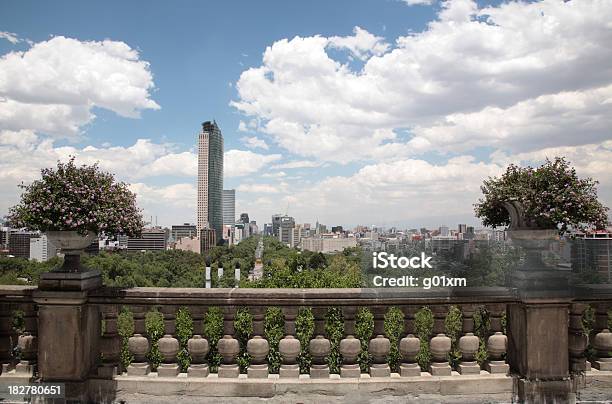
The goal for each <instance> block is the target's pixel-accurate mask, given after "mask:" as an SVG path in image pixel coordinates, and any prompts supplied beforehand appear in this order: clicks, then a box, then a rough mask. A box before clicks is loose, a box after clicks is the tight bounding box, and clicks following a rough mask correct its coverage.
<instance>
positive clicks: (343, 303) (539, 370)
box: [0, 285, 612, 397]
mask: <svg viewBox="0 0 612 404" xmlns="http://www.w3.org/2000/svg"><path fill="white" fill-rule="evenodd" d="M71 305H76V306H77V307H80V309H79V310H80V311H79V313H87V316H84V317H83V318H82V320H79V321H81V322H80V323H78V322H77V323H66V324H63V327H64V330H69V331H70V332H74V333H77V334H78V333H81V334H83V333H85V334H87V336H86V337H84V341H89V342H88V343H87V344H86V346H87V348H88V349H89V350H90V351H91V356H88V355H90V353H79V352H76V353H74V352H72V351H71V354H73V355H77V357H80V358H84V359H82V360H83V364H82V366H80V367H79V372H80V373H79V374H75V375H74V376H70V377H66V376H63V374H62V375H61V376H59V377H58V376H52V372H53V371H54V369H55V368H54V367H52V366H50V364H48V363H45V362H44V361H43V362H40V358H42V357H43V355H42V354H41V353H46V352H48V351H47V350H48V346H49V345H48V341H46V340H45V338H44V337H42V339H41V340H40V341H38V340H37V338H38V337H39V335H38V333H39V327H41V324H43V325H44V326H45V327H46V328H45V329H46V330H56V328H54V327H51V326H50V325H49V321H50V319H51V318H52V317H45V316H50V315H51V314H53V313H54V310H59V311H60V312H61V310H66V307H71ZM270 307H275V308H279V309H280V313H281V314H282V315H281V317H282V318H281V323H280V324H281V327H282V330H280V333H279V334H277V335H276V337H273V338H270V337H269V336H268V335H267V333H266V330H267V327H268V322H267V321H268V320H267V317H266V314H267V310H268V308H270ZM211 308H216V309H217V310H218V313H219V315H220V317H219V318H218V320H219V323H218V324H217V325H218V328H219V330H218V332H219V337H220V338H219V340H218V341H212V340H210V338H208V337H207V335H206V327H205V322H206V318H207V315H208V313H209V312H210V310H211ZM424 308H427V309H428V316H429V317H428V319H429V320H428V321H430V323H429V329H428V330H427V332H426V333H425V334H426V335H425V336H424V335H423V329H422V328H423V325H422V324H420V323H419V321H420V320H419V315H420V314H419V313H421V310H423V309H424ZM451 308H454V310H458V311H459V313H460V315H461V316H460V317H459V318H460V320H459V321H460V324H459V326H458V329H455V331H456V332H454V334H453V333H452V329H449V324H448V323H449V315H450V314H449V313H450V310H451ZM179 309H186V310H187V312H188V313H189V316H190V321H191V324H192V330H191V331H190V333H189V335H187V336H186V337H185V336H184V335H183V334H181V332H182V331H181V325H179V315H178V312H179ZM304 309H307V310H308V311H309V312H310V313H311V315H312V318H311V322H312V324H311V330H310V334H309V335H308V336H307V338H305V336H304V324H302V322H303V318H302V317H301V316H302V314H301V313H302V311H303V310H304ZM364 309H365V310H366V311H367V312H368V313H370V314H371V320H372V324H371V327H370V329H369V331H370V332H369V335H368V336H367V338H366V339H364V337H363V335H360V333H362V331H363V330H362V328H363V324H361V323H360V321H362V320H360V319H359V315H360V313H361V312H362V310H364ZM610 309H612V287H611V286H610V285H586V286H581V287H578V288H576V290H575V291H574V293H573V295H572V296H571V297H558V298H547V299H539V300H538V299H524V298H521V297H520V296H519V295H518V294H517V292H516V290H512V289H506V288H458V289H432V290H428V291H424V290H416V289H301V290H299V289H178V288H177V289H169V288H131V289H119V288H100V289H96V290H91V291H88V292H78V293H77V292H60V291H58V292H50V291H38V290H37V288H35V287H21V286H0V320H1V322H0V361H1V362H2V373H1V374H0V378H25V379H32V378H33V377H40V378H41V379H42V380H43V381H45V380H63V381H66V382H78V383H84V382H86V381H87V380H115V379H116V378H117V377H124V378H130V377H134V378H138V377H143V376H147V377H148V378H149V379H147V380H153V379H150V378H151V377H154V376H156V378H155V377H154V379H159V380H160V382H162V381H163V380H171V379H176V380H179V379H180V378H181V377H186V378H188V379H190V380H203V381H206V380H220V379H223V380H228V381H231V380H238V379H240V380H242V379H243V378H246V379H254V380H255V379H269V378H275V377H276V378H280V379H281V380H295V381H296V382H300V381H302V380H303V378H305V377H307V378H309V379H312V380H319V379H334V380H339V381H341V380H346V381H347V382H350V380H351V379H363V378H364V377H367V378H370V379H372V380H383V379H389V380H393V381H394V383H397V382H398V381H397V380H406V382H407V383H408V382H409V381H410V380H416V379H419V378H427V377H429V378H431V377H432V376H434V377H442V378H445V377H451V378H463V377H464V376H469V375H472V376H473V375H481V376H483V375H491V376H494V375H498V376H499V377H506V378H511V377H519V378H520V380H526V381H530V382H531V381H533V383H532V384H525V386H528V387H520V383H519V389H521V388H523V389H524V390H525V391H522V392H519V393H520V394H524V396H525V397H532V396H533V394H535V393H534V391H536V390H537V386H538V383H544V382H546V379H543V377H542V375H543V374H544V373H545V372H547V371H548V370H547V369H549V368H548V367H547V366H548V364H547V363H546V362H545V361H549V362H551V364H550V369H552V371H554V372H557V373H555V374H554V375H553V376H554V377H557V379H554V380H558V383H565V381H566V380H568V377H569V376H570V374H572V373H574V374H576V373H584V372H585V371H589V370H590V369H591V366H592V367H593V368H594V369H597V370H598V371H600V372H608V371H610V372H612V357H611V355H610V352H612V333H611V332H610V331H609V329H608V327H609V326H608V324H609V323H610V322H611V318H610V317H611V316H610V315H609V313H608V312H609V311H610ZM122 310H123V311H128V312H129V313H131V319H132V320H133V322H132V324H133V329H132V332H131V334H130V335H127V336H126V335H124V334H123V335H122V331H121V327H122V325H121V324H120V320H119V319H120V313H121V312H122ZM392 310H399V313H400V317H399V318H400V321H401V324H399V327H398V328H397V331H392V330H393V327H391V326H390V325H389V322H390V320H389V318H390V317H391V316H390V315H389V313H390V312H391V311H392ZM152 311H157V312H159V313H161V325H160V327H161V329H160V330H158V331H159V336H158V337H157V338H156V339H152V338H151V335H150V330H148V329H147V327H148V326H147V322H148V320H147V314H148V313H150V312H152ZM43 313H44V315H45V316H42V314H43ZM71 313H72V312H71ZM330 313H332V314H334V313H335V314H334V315H336V316H337V317H335V320H333V319H331V320H330V318H331V317H330V316H332V314H330ZM483 313H484V314H486V316H485V317H482V316H483V315H484V314H483ZM245 314H246V315H247V318H248V320H249V323H248V325H249V327H248V328H249V330H248V331H249V332H248V333H247V334H246V335H245V334H244V330H243V328H244V324H243V323H244V318H245V317H244V316H245ZM421 314H422V313H421ZM80 315H81V314H80ZM587 315H589V316H591V317H592V321H591V322H590V333H589V335H587V334H586V333H585V328H584V324H586V323H587V322H588V321H587V320H588V319H587ZM41 316H42V317H41ZM241 316H242V317H241ZM479 316H480V317H479ZM17 320H18V321H17ZM332 321H336V323H334V324H335V326H337V327H336V328H334V324H332ZM483 321H484V323H483ZM547 321H550V322H547ZM16 322H17V323H19V324H15V323H16ZM241 322H242V323H241ZM78 324H81V325H82V324H88V325H89V326H87V327H83V329H76V330H73V329H71V328H69V327H77V326H78ZM330 324H331V325H330ZM531 324H547V326H546V327H542V326H539V327H538V328H534V327H533V326H532V325H531ZM15 325H17V326H18V327H15ZM548 326H550V327H556V328H555V329H557V330H558V329H561V328H559V327H564V329H565V330H566V331H565V332H562V333H552V332H549V331H548V329H547V327H548ZM67 327H68V328H67ZM241 327H242V328H241ZM77 328H78V327H77ZM451 328H452V327H451ZM57 330H59V328H57ZM85 330H86V331H85ZM521 330H526V331H525V332H521ZM47 332H48V331H47ZM449 332H450V333H449ZM58 333H59V331H58ZM506 333H507V334H508V335H506ZM58 338H60V339H61V335H58ZM274 338H276V339H274ZM41 343H42V344H41ZM83 343H84V342H83ZM56 346H60V345H56ZM587 346H590V347H592V349H591V350H587ZM15 347H17V349H15ZM65 349H71V347H65ZM534 350H536V352H542V353H543V354H542V355H536V354H534V353H533V352H534ZM537 350H539V351H537ZM153 351H154V352H153ZM365 351H367V353H366V352H365ZM15 352H17V353H18V354H17V355H15ZM153 354H154V355H153ZM213 354H214V355H217V359H215V360H217V362H216V363H213V362H214V361H213V362H211V359H212V357H211V355H213ZM425 354H426V355H425ZM587 354H588V355H589V356H587ZM78 355H80V356H78ZM125 355H129V360H128V363H129V364H127V365H125V364H126V359H125ZM424 355H425V356H424ZM37 358H38V359H39V360H38V361H37ZM185 358H187V359H185ZM364 358H365V359H364ZM553 359H556V362H555V363H554V364H552V361H553ZM185 360H186V362H185ZM305 364H307V365H305ZM54 365H55V364H54ZM56 367H57V366H56ZM60 368H61V366H60ZM61 370H62V371H64V370H63V369H61ZM511 370H512V373H513V374H514V376H511V375H510V371H511ZM275 373H277V374H278V375H274V374H275ZM241 374H242V375H241ZM336 374H337V375H336ZM121 375H122V376H121ZM368 380H369V379H368ZM466 380H470V379H469V378H466ZM492 380H493V379H492ZM555 383H557V381H556V382H555ZM534 386H536V387H534ZM528 388H529V389H532V390H533V389H535V390H533V391H532V390H530V391H527V389H528ZM529 394H532V396H529ZM555 394H556V393H555Z"/></svg>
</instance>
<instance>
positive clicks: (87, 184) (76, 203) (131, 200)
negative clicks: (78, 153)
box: [8, 157, 143, 235]
mask: <svg viewBox="0 0 612 404" xmlns="http://www.w3.org/2000/svg"><path fill="white" fill-rule="evenodd" d="M41 174H42V179H40V180H37V181H34V182H33V183H32V184H30V185H24V184H21V185H20V186H19V187H20V188H22V189H24V192H23V194H22V195H21V202H20V203H19V204H18V205H16V206H13V207H12V208H11V209H10V210H9V215H8V221H9V223H10V224H11V225H12V226H14V227H27V228H28V229H30V230H40V231H42V232H46V231H59V230H65V231H78V232H79V233H80V234H85V233H87V232H88V231H89V232H94V233H104V234H106V235H115V234H125V235H138V234H140V231H141V229H142V227H143V220H142V214H141V212H140V210H139V209H138V208H137V207H136V195H135V194H134V193H133V192H131V191H130V190H129V188H128V185H127V184H126V183H124V182H115V177H114V176H113V175H112V174H110V173H106V172H102V171H100V169H99V168H98V165H97V164H94V165H91V166H87V165H82V166H80V167H77V166H76V165H75V163H74V157H71V158H70V160H69V161H68V162H67V163H61V162H58V164H57V169H52V168H46V169H43V170H41Z"/></svg>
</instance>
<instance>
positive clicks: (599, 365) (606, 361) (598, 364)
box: [18, 358, 612, 370]
mask: <svg viewBox="0 0 612 404" xmlns="http://www.w3.org/2000/svg"><path fill="white" fill-rule="evenodd" d="M18 366H19V365H18ZM593 367H594V368H595V369H597V370H612V358H598V359H597V360H594V361H593Z"/></svg>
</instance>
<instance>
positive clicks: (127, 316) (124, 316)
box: [117, 306, 134, 369]
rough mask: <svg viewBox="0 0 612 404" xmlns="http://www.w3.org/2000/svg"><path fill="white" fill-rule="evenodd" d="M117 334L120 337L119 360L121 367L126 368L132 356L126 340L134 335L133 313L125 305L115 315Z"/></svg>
mask: <svg viewBox="0 0 612 404" xmlns="http://www.w3.org/2000/svg"><path fill="white" fill-rule="evenodd" d="M117 334H119V336H120V337H121V351H120V353H119V361H120V362H121V367H122V368H123V369H127V367H128V366H130V363H132V360H134V358H133V357H132V354H131V353H130V350H129V349H128V340H129V339H130V337H131V336H132V335H134V315H133V314H132V312H131V311H130V309H128V308H127V307H125V306H124V307H122V308H121V311H120V312H119V315H118V316H117Z"/></svg>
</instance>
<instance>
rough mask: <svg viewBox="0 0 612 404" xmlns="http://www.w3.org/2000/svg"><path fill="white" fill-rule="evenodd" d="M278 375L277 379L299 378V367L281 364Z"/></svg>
mask: <svg viewBox="0 0 612 404" xmlns="http://www.w3.org/2000/svg"><path fill="white" fill-rule="evenodd" d="M278 375H279V377H282V378H285V377H294V378H298V377H300V366H299V365H298V364H293V365H285V364H282V365H281V367H280V369H279V371H278Z"/></svg>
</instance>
